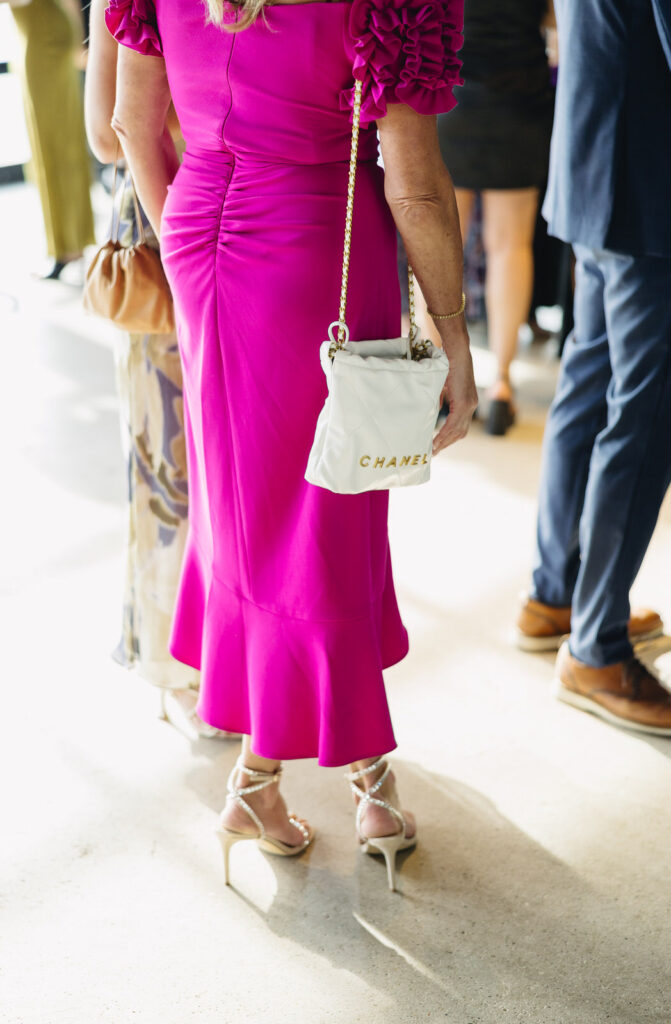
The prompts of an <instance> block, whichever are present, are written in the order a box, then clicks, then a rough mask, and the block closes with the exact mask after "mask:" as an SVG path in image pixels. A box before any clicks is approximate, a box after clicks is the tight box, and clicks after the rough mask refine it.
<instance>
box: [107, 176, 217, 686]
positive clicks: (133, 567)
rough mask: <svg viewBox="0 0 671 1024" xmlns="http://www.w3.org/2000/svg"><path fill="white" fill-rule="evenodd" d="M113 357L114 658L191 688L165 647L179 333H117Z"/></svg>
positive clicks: (126, 230)
mask: <svg viewBox="0 0 671 1024" xmlns="http://www.w3.org/2000/svg"><path fill="white" fill-rule="evenodd" d="M130 200H131V195H130V190H127V191H126V194H125V196H124V197H123V209H122V224H123V231H122V236H121V237H122V241H124V244H128V243H129V241H130V239H131V237H132V238H137V226H136V224H135V223H134V211H133V205H132V202H131V201H130ZM145 231H146V232H147V234H148V235H150V232H151V228H149V227H148V225H146V226H145ZM152 237H153V236H152ZM148 240H149V239H148ZM115 363H116V378H117V388H118V393H119V403H120V416H121V435H122V445H123V449H124V454H125V456H126V465H127V474H128V477H127V479H128V527H127V553H126V574H125V587H124V598H123V625H122V635H121V640H120V642H119V645H118V647H117V649H116V651H115V653H114V657H115V659H116V660H117V661H119V662H120V663H121V664H122V665H125V666H127V667H128V668H136V669H137V670H138V672H139V674H140V675H141V676H142V677H143V678H144V679H146V680H147V681H149V682H151V683H154V684H155V685H157V686H163V687H169V688H182V687H191V688H197V687H198V683H199V673H198V672H197V671H196V670H195V669H193V668H189V667H188V666H186V665H183V664H181V663H180V662H178V661H176V660H175V659H174V658H173V657H172V656H171V655H170V654H169V652H168V640H169V636H170V627H171V621H172V614H173V607H174V603H175V594H176V591H177V584H178V582H179V575H180V569H181V564H182V556H183V552H184V542H185V540H186V533H187V513H188V484H187V472H186V447H185V440H184V417H183V406H182V367H181V363H180V357H179V352H178V349H177V338H176V337H175V335H174V334H131V335H128V334H122V333H120V334H119V338H118V342H117V346H116V352H115Z"/></svg>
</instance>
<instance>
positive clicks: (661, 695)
mask: <svg viewBox="0 0 671 1024" xmlns="http://www.w3.org/2000/svg"><path fill="white" fill-rule="evenodd" d="M555 679H556V686H557V690H556V695H557V697H558V698H559V699H560V700H563V701H565V702H566V703H567V704H571V705H572V706H573V707H574V708H580V710H581V711H589V712H591V713H592V714H593V715H598V716H599V718H603V719H605V721H606V722H610V723H611V724H612V725H619V726H622V727H623V728H625V729H633V730H634V731H636V732H645V733H652V734H653V735H655V736H671V693H669V692H668V690H666V689H664V687H663V686H662V685H661V684H660V683H659V682H658V681H657V679H655V677H654V676H653V675H652V674H651V673H650V672H648V670H647V668H646V667H645V665H643V664H641V662H640V661H638V659H637V658H629V659H628V661H618V662H617V664H615V665H606V666H605V668H592V666H591V665H585V664H583V662H582V661H578V659H577V658H574V657H573V655H572V654H571V652H570V650H569V646H568V641H566V642H565V643H563V644H562V645H561V647H560V649H559V654H558V655H557V667H556V676H555Z"/></svg>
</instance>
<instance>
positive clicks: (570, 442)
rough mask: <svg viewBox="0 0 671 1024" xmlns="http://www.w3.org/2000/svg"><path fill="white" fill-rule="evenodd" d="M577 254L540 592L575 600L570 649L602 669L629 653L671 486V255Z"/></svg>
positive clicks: (546, 497)
mask: <svg viewBox="0 0 671 1024" xmlns="http://www.w3.org/2000/svg"><path fill="white" fill-rule="evenodd" d="M574 248H575V254H576V258H577V261H578V262H577V267H576V290H575V327H574V330H573V332H572V334H571V335H570V336H569V338H568V340H567V343H566V347H565V349H564V355H563V359H562V365H561V372H560V376H559V382H558V385H557V392H556V394H555V398H554V401H553V403H552V407H551V409H550V412H549V415H548V421H547V426H546V431H545V439H544V443H543V462H542V470H541V484H540V495H539V510H538V532H537V557H536V563H535V566H534V571H533V590H532V596H533V597H535V598H536V599H537V600H539V601H543V602H545V603H546V604H550V605H554V606H557V607H560V606H567V605H572V614H571V640H570V647H571V651H572V653H573V654H574V655H575V657H576V658H579V659H580V661H583V662H585V663H586V664H588V665H593V666H603V665H610V664H613V663H614V662H616V661H622V660H624V659H626V658H629V657H631V654H632V649H631V644H630V643H629V638H628V634H627V621H628V618H629V590H630V588H631V585H632V583H633V581H634V579H635V578H636V574H637V573H638V570H639V568H640V566H641V562H642V561H643V556H644V555H645V552H646V549H647V547H648V544H649V543H650V538H651V536H652V532H653V530H654V528H655V523H656V522H657V517H658V515H659V510H660V506H661V504H662V501H663V499H664V495H665V493H666V490H667V488H668V486H669V483H670V482H671V259H664V258H656V257H649V256H640V257H635V256H622V255H618V254H616V253H612V252H603V251H597V250H592V249H587V248H585V247H584V246H580V245H576V246H575V247H574ZM670 577H671V567H670Z"/></svg>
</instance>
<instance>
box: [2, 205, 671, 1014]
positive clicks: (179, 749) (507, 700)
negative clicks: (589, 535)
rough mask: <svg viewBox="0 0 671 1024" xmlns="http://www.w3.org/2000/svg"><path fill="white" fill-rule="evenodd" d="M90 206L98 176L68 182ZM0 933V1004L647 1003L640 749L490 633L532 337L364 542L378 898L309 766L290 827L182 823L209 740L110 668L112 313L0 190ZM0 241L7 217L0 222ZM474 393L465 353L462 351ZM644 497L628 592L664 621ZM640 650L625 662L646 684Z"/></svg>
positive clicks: (337, 799) (539, 1007)
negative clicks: (501, 398)
mask: <svg viewBox="0 0 671 1024" xmlns="http://www.w3.org/2000/svg"><path fill="white" fill-rule="evenodd" d="M97 201H98V202H99V204H100V203H101V197H100V196H98V200H97ZM0 223H1V224H3V225H4V226H6V225H9V231H8V232H7V231H5V227H3V236H2V251H1V252H0V328H1V334H0V337H1V338H2V349H3V358H2V366H3V372H2V380H3V387H2V401H1V402H0V419H1V426H2V434H1V436H2V439H3V442H2V453H3V454H2V463H3V489H2V493H3V501H2V533H1V544H2V550H1V553H0V566H1V576H2V585H1V590H0V601H1V602H2V604H1V609H0V622H2V635H3V650H4V664H3V682H4V686H3V701H2V715H1V716H0V722H1V725H2V742H1V743H0V758H1V760H2V766H1V768H0V770H1V773H2V823H3V830H2V831H3V841H2V844H0V861H1V864H2V925H1V928H0V967H1V970H2V974H1V976H0V986H1V988H0V1020H2V1021H3V1022H7V1024H56V1022H58V1024H60V1022H67V1024H70V1022H72V1024H98V1022H105V1024H107V1022H109V1024H126V1022H131V1021H141V1022H143V1024H145V1022H147V1024H154V1022H156V1024H159V1022H160V1024H183V1022H186V1021H198V1022H202V1024H210V1022H212V1024H214V1022H217V1024H219V1022H220V1024H246V1022H253V1024H276V1022H277V1021H292V1022H296V1024H308V1022H310V1024H331V1022H334V1024H359V1022H360V1024H382V1022H386V1024H414V1022H424V1021H445V1022H446V1024H503V1022H510V1024H512V1022H533V1024H606V1022H608V1024H669V1021H671V1008H670V1005H669V992H670V990H671V985H670V980H671V979H670V978H669V952H670V950H671V918H670V915H669V902H670V898H669V890H668V885H669V881H668V879H669V861H670V839H671V741H669V742H667V741H665V740H662V739H652V738H649V739H646V738H642V737H640V736H636V735H633V734H630V733H626V732H623V731H619V730H616V729H613V728H611V727H609V726H607V725H605V724H603V723H601V722H600V721H597V720H596V719H594V718H592V717H590V716H588V715H585V714H583V713H581V712H577V711H574V710H572V709H569V708H567V707H565V706H563V705H561V704H560V703H558V702H557V701H556V700H555V699H554V698H553V696H552V672H553V665H552V658H551V657H545V656H540V657H539V656H530V655H524V654H522V653H520V652H518V651H516V650H515V649H514V648H513V647H512V646H511V644H510V631H511V624H512V621H513V618H514V615H515V609H516V602H517V596H518V593H519V591H520V590H521V589H522V588H523V587H524V586H525V584H526V582H527V577H528V569H529V562H530V557H531V551H532V539H533V527H534V501H535V491H536V481H537V477H538V466H539V457H540V441H541V434H542V429H543V417H544V413H545V410H546V407H547V403H548V401H549V399H550V397H551V394H552V390H553V381H554V375H555V372H556V368H555V362H554V360H553V358H552V352H551V351H546V350H544V349H542V348H541V349H540V350H538V351H535V352H534V351H531V350H528V351H525V352H524V353H523V354H522V357H521V359H520V362H519V365H518V368H517V381H518V384H519V394H520V400H521V409H522V415H521V419H520V424H519V426H518V427H516V428H515V429H514V430H513V431H512V433H511V434H510V435H509V436H508V437H507V438H506V439H504V440H497V439H492V438H488V437H486V436H485V435H484V434H483V432H482V428H481V427H480V426H479V425H478V424H477V423H476V424H475V425H474V427H473V430H472V432H471V434H470V435H469V437H468V439H467V440H466V441H465V442H463V443H462V444H460V445H459V446H458V447H455V448H454V449H452V450H451V451H450V452H449V454H447V455H446V456H444V457H442V458H441V459H440V460H439V461H438V462H437V463H436V464H435V469H434V479H433V481H432V482H431V484H430V485H429V486H427V487H424V488H419V489H416V490H412V489H411V490H410V491H408V492H406V493H396V494H394V495H393V500H392V513H391V535H392V545H393V553H394V559H395V569H396V576H397V582H398V591H399V597H400V602H401V606H402V609H403V612H404V615H405V618H406V621H407V624H408V626H409V629H410V633H411V637H412V652H411V655H410V656H409V657H408V658H407V659H406V661H405V662H404V663H402V664H401V665H400V666H398V667H397V668H395V669H393V670H392V671H390V672H389V673H388V686H389V696H390V701H391V706H392V712H393V717H394V721H395V724H396V729H397V735H398V741H399V746H398V750H397V752H396V755H395V759H394V764H395V769H396V771H397V774H398V777H399V780H400V786H401V791H402V794H403V798H404V802H405V803H406V805H407V806H409V807H412V808H413V809H414V810H415V811H416V814H417V817H418V821H419V829H420V843H419V846H418V848H417V851H416V852H415V853H412V854H411V855H409V856H406V857H405V858H404V860H403V863H402V866H401V872H400V888H401V892H400V893H399V894H391V893H389V892H388V891H387V888H386V882H385V874H384V868H383V866H382V864H381V863H379V862H377V861H375V860H373V859H370V858H363V857H361V856H359V854H358V851H357V849H356V844H355V842H354V836H353V830H352V817H353V816H352V807H351V804H350V797H349V793H348V790H347V787H346V785H345V783H344V781H343V778H342V773H341V772H340V771H339V770H333V769H329V770H325V769H317V768H316V766H315V765H314V764H312V763H308V762H297V763H295V764H292V765H289V766H288V768H287V772H286V780H285V788H286V792H287V794H288V797H289V799H290V803H291V805H292V806H293V807H295V808H296V809H297V810H299V811H300V813H301V814H303V815H305V816H306V817H308V818H309V819H310V820H311V821H312V822H313V823H314V824H315V825H316V827H317V828H318V830H319V839H318V841H317V842H316V843H315V845H314V848H313V849H311V850H310V851H309V853H308V854H307V855H306V856H304V857H302V858H300V859H298V860H294V861H284V860H281V859H277V858H271V857H267V856H265V855H264V854H262V853H261V852H259V851H258V850H257V849H256V848H255V847H254V846H253V845H252V844H245V845H243V846H239V847H237V848H235V849H234V851H233V853H232V880H233V886H232V887H231V888H226V887H225V886H224V884H223V876H222V866H221V855H220V851H219V848H218V845H217V843H216V840H215V837H214V835H213V829H214V826H215V823H216V814H217V811H218V809H219V808H220V807H221V805H222V803H223V800H224V792H225V781H226V777H227V774H228V771H229V770H230V767H231V765H232V764H233V761H234V759H235V756H236V750H235V748H234V745H232V744H231V743H230V742H222V741H215V740H200V741H192V740H189V739H188V738H186V737H185V736H184V735H182V734H180V733H179V732H178V731H177V730H176V729H174V728H172V727H171V726H169V725H167V724H166V723H164V722H162V721H160V720H159V717H158V700H157V696H156V693H155V691H153V690H151V689H150V688H149V687H148V686H147V685H146V684H144V683H143V682H142V681H141V680H140V679H138V678H136V677H134V676H133V675H130V674H127V673H125V672H124V671H123V670H122V669H120V668H118V667H117V666H116V665H115V664H114V663H113V662H112V661H111V660H110V657H109V652H110V650H111V648H112V647H113V646H114V644H115V642H116V639H117V628H118V624H119V617H120V614H119V605H120V590H121V582H122V558H123V535H124V472H123V465H122V461H121V456H120V450H119V428H118V421H117V415H116V400H115V391H114V379H113V366H112V351H111V349H112V345H113V340H114V331H113V328H111V327H108V326H106V325H105V324H102V323H99V322H96V321H93V320H90V319H89V318H87V317H85V315H84V314H83V313H82V311H81V309H80V305H79V299H80V295H79V290H78V288H77V287H76V285H75V284H66V283H63V284H42V283H37V282H33V281H31V280H30V278H29V276H28V271H29V269H30V267H31V265H33V264H34V263H36V262H38V261H39V257H40V255H41V246H42V244H43V243H42V239H41V234H40V231H41V228H40V218H39V209H38V206H37V203H36V198H35V195H34V193H33V191H32V190H31V189H30V188H29V187H27V186H19V187H8V188H3V189H0ZM8 236H9V237H8ZM477 366H478V376H479V377H480V379H481V381H482V382H485V380H486V376H487V373H488V372H489V370H490V365H489V362H488V354H487V353H486V352H484V351H482V350H478V351H477ZM670 565H671V507H669V505H668V504H667V506H666V509H665V510H664V512H663V515H662V518H661V521H660V524H659V527H658V530H657V532H656V534H655V537H654V540H653V543H652V546H651V548H650V551H649V554H648V557H647V559H646V561H645V564H644V566H643V569H642V571H641V574H640V578H639V580H638V582H637V584H636V589H635V594H634V596H635V597H636V598H637V599H638V600H639V601H645V602H646V603H650V604H652V605H654V606H656V607H658V608H659V609H660V610H661V611H662V612H664V613H665V614H666V617H667V619H668V620H669V622H671V593H670V590H669V566H670ZM670 648H671V641H669V640H664V641H662V642H661V643H657V644H656V645H654V646H653V647H652V648H650V649H649V650H648V651H647V652H646V656H647V657H648V658H650V659H654V660H656V664H657V666H658V668H659V670H660V671H661V672H662V673H664V674H666V676H667V677H669V675H670V674H671V663H669V659H670V658H671V654H669V653H668V652H669V649H670Z"/></svg>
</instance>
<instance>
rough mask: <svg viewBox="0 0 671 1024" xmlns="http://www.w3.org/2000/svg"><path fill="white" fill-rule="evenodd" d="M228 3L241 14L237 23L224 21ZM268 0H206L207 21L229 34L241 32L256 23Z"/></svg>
mask: <svg viewBox="0 0 671 1024" xmlns="http://www.w3.org/2000/svg"><path fill="white" fill-rule="evenodd" d="M226 2H228V3H230V5H231V6H232V7H235V8H236V9H237V11H238V12H239V14H238V17H237V18H236V20H235V21H230V22H226V21H224V4H225V3H226ZM267 3H268V0H205V6H206V7H207V12H208V16H207V20H208V21H211V22H212V23H213V24H214V25H219V27H220V28H224V29H226V30H227V31H228V32H240V31H241V30H242V29H243V28H249V26H250V25H251V24H252V23H253V22H255V21H256V19H257V18H258V17H259V15H260V14H262V13H263V8H264V7H265V6H266V4H267Z"/></svg>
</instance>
